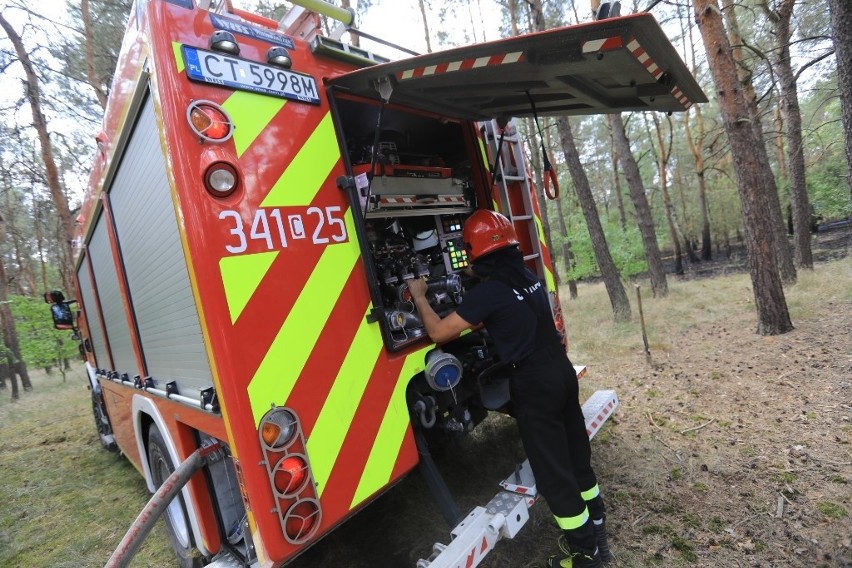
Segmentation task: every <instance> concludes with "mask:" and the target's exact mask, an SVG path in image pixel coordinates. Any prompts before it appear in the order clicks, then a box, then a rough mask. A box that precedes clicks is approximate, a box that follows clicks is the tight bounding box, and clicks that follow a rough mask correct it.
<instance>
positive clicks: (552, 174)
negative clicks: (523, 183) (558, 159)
mask: <svg viewBox="0 0 852 568" xmlns="http://www.w3.org/2000/svg"><path fill="white" fill-rule="evenodd" d="M551 183H552V184H553V191H552V192H551V191H550V184H551ZM544 194H545V195H546V196H547V198H548V199H550V200H551V201H552V200H554V199H556V198H557V197H559V178H557V177H556V170H555V169H554V168H552V167H551V168H546V169H545V170H544Z"/></svg>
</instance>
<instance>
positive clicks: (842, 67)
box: [828, 0, 852, 198]
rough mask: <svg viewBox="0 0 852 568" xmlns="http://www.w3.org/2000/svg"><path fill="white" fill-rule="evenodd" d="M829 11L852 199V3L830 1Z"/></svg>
mask: <svg viewBox="0 0 852 568" xmlns="http://www.w3.org/2000/svg"><path fill="white" fill-rule="evenodd" d="M828 9H829V11H830V12H831V37H832V39H833V40H834V57H835V58H837V83H838V86H839V87H840V107H841V109H842V111H843V130H844V132H846V163H847V165H848V166H849V175H847V176H846V181H847V183H848V184H849V197H850V198H852V3H850V2H849V0H828Z"/></svg>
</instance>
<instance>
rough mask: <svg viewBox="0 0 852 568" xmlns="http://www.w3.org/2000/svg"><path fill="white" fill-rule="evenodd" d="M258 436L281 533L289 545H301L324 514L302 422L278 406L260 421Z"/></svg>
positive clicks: (313, 530) (309, 536) (316, 528)
mask: <svg viewBox="0 0 852 568" xmlns="http://www.w3.org/2000/svg"><path fill="white" fill-rule="evenodd" d="M258 436H259V438H260V447H261V449H262V450H263V457H264V461H263V463H264V465H265V467H266V472H267V474H268V475H269V484H270V486H271V488H272V493H273V495H274V496H275V501H276V510H277V513H278V515H279V520H280V522H281V530H282V531H283V532H284V537H285V538H286V539H287V541H288V542H290V543H292V544H302V543H304V542H306V541H307V540H308V539H310V538H311V537H312V536H313V535H314V534H315V533H316V532H317V530H318V529H319V526H320V522H321V521H322V511H321V510H320V504H319V500H318V499H317V492H316V486H315V484H314V480H313V477H312V476H311V469H310V464H309V463H308V456H307V453H306V452H305V438H304V436H303V434H302V429H301V427H300V426H299V421H298V419H297V418H296V415H295V414H294V413H293V411H292V410H289V409H287V408H283V407H275V408H273V409H272V410H270V411H269V412H267V413H266V414H265V415H264V417H263V418H262V419H261V421H260V427H259V429H258Z"/></svg>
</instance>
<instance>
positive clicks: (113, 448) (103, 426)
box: [92, 391, 118, 452]
mask: <svg viewBox="0 0 852 568" xmlns="http://www.w3.org/2000/svg"><path fill="white" fill-rule="evenodd" d="M92 414H94V416H95V428H96V429H97V431H98V437H99V438H100V440H101V445H102V446H103V447H104V449H105V450H107V451H110V452H117V451H118V444H116V443H115V435H114V434H113V432H112V424H110V422H109V416H107V413H106V407H105V406H104V404H103V401H102V399H101V397H100V395H98V394H96V393H95V392H94V391H92Z"/></svg>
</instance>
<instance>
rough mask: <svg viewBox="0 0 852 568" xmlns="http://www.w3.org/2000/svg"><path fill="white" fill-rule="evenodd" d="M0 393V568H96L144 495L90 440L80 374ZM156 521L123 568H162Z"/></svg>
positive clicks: (121, 462) (38, 378)
mask: <svg viewBox="0 0 852 568" xmlns="http://www.w3.org/2000/svg"><path fill="white" fill-rule="evenodd" d="M31 378H32V382H33V390H32V391H30V392H22V393H21V398H20V400H19V401H17V402H14V403H13V402H10V400H9V397H10V393H9V390H8V389H7V390H3V391H0V471H2V472H3V477H2V483H0V503H2V505H0V566H51V567H54V568H60V567H68V568H80V567H88V566H93V567H94V566H103V565H104V564H105V563H106V561H107V560H108V559H109V557H110V555H111V554H112V551H113V549H114V548H115V546H116V545H118V543H119V542H120V541H121V538H122V537H123V536H124V532H125V531H126V530H127V529H128V528H129V527H130V524H131V523H132V522H133V519H134V518H135V517H136V515H137V514H138V513H139V511H140V510H141V509H142V507H143V506H144V504H145V502H146V501H147V499H148V497H149V495H148V491H147V489H146V487H145V483H144V480H143V479H142V476H140V475H139V473H138V472H137V471H136V470H135V469H134V468H133V466H131V465H130V463H129V462H128V461H127V460H126V459H124V458H122V457H120V456H119V455H118V454H112V453H109V452H107V451H105V450H103V449H102V448H101V446H100V443H99V442H98V440H97V436H96V434H95V428H94V422H93V419H92V415H91V411H90V410H89V408H90V403H89V391H88V390H87V389H86V380H85V377H84V375H83V372H82V371H81V370H79V369H78V370H76V371H74V372H72V373H71V374H70V375H69V377H68V380H67V381H65V382H63V381H62V380H61V377H60V376H59V375H56V374H55V375H53V376H48V375H45V374H44V373H41V372H36V373H33V374H32V377H31ZM165 539H166V535H165V529H164V526H163V522H162V521H160V522H159V523H158V526H157V527H156V528H155V529H154V533H153V534H152V536H151V537H150V538H149V539H148V541H147V542H146V543H145V544H143V546H142V549H141V550H140V552H139V554H138V555H137V557H136V559H135V560H134V561H133V563H132V564H131V566H170V565H173V564H174V560H173V556H172V553H171V551H170V550H167V549H164V547H163V546H162V545H161V543H163V542H165Z"/></svg>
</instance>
